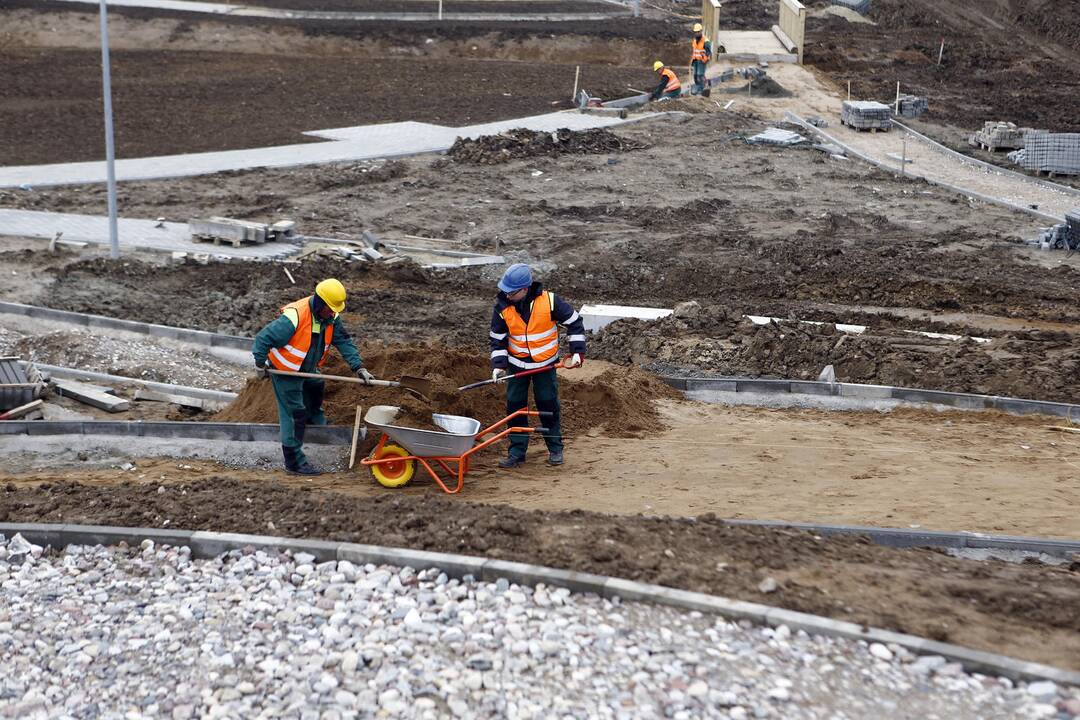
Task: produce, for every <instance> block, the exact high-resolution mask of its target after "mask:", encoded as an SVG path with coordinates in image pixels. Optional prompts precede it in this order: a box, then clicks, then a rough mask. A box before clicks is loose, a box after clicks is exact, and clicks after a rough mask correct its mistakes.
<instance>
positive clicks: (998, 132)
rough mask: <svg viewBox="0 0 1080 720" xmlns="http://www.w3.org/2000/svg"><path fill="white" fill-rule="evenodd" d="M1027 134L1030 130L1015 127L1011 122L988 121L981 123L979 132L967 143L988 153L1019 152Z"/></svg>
mask: <svg viewBox="0 0 1080 720" xmlns="http://www.w3.org/2000/svg"><path fill="white" fill-rule="evenodd" d="M1029 132H1031V128H1025V127H1017V126H1016V125H1015V124H1014V123H1011V122H1000V121H993V120H989V121H987V122H985V123H983V126H982V129H981V130H977V131H976V132H975V134H974V135H972V136H971V140H970V141H969V143H970V144H971V145H972V146H974V147H980V148H982V149H983V150H989V151H990V152H996V151H998V150H1019V149H1021V148H1023V147H1024V135H1026V134H1027V133H1029Z"/></svg>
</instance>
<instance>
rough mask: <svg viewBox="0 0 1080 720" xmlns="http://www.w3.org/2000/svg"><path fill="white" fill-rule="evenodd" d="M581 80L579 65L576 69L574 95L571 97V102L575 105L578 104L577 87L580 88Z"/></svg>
mask: <svg viewBox="0 0 1080 720" xmlns="http://www.w3.org/2000/svg"><path fill="white" fill-rule="evenodd" d="M580 78H581V66H580V65H578V66H577V67H576V68H574V94H573V95H571V96H570V101H571V102H573V103H576V102H577V86H578V80H579V79H580Z"/></svg>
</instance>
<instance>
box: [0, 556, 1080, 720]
mask: <svg viewBox="0 0 1080 720" xmlns="http://www.w3.org/2000/svg"><path fill="white" fill-rule="evenodd" d="M35 553H37V555H35ZM13 558H19V559H20V562H19V563H12V562H8V561H7V559H13ZM23 558H27V559H26V560H25V561H22V560H21V559H23ZM72 568H78V570H79V572H78V573H77V574H72V573H71V572H70V569H72ZM0 573H2V574H4V577H5V578H6V579H5V580H4V581H3V582H0V648H3V651H4V657H5V658H6V659H5V662H4V665H3V668H2V670H0V672H2V675H0V717H4V716H11V717H20V718H27V720H37V719H38V718H52V717H80V718H82V717H87V718H90V717H97V718H127V717H132V718H142V717H163V718H172V719H173V720H192V719H193V718H238V717H252V718H256V717H293V718H300V719H301V720H304V719H306V718H311V719H313V720H346V718H354V717H379V718H408V719H409V720H426V719H427V718H443V717H455V718H488V717H515V718H530V719H531V718H583V717H605V718H612V719H613V720H619V719H621V718H628V719H629V718H645V717H649V718H651V717H665V718H671V720H697V718H718V719H727V720H749V718H766V719H768V718H774V719H777V720H779V719H780V718H782V719H783V720H804V719H806V720H809V719H811V718H841V717H846V718H863V717H882V718H887V717H899V715H900V714H901V711H902V712H903V714H905V716H906V717H938V718H950V720H976V719H979V720H982V719H985V720H999V719H1000V720H1005V719H1006V718H1039V717H1045V718H1048V719H1050V718H1054V719H1056V718H1058V717H1059V715H1060V716H1063V717H1071V715H1069V713H1072V714H1073V715H1075V714H1076V713H1075V712H1073V710H1074V709H1075V708H1078V707H1080V692H1078V691H1077V690H1076V689H1075V688H1066V687H1061V686H1058V685H1055V684H1054V683H1050V682H1035V683H1030V684H1027V685H1023V684H1021V685H1019V686H1018V687H1017V688H1015V689H1014V688H1013V686H1012V684H1011V683H1005V682H999V681H998V680H997V679H993V678H984V677H983V676H970V675H968V674H967V673H965V672H964V670H963V668H962V667H961V666H960V665H959V664H957V663H949V662H947V660H946V659H945V658H943V657H939V656H926V657H919V658H911V657H910V656H908V655H907V654H905V653H903V652H901V651H900V648H898V647H897V646H893V648H892V649H890V648H889V647H886V646H885V645H883V644H879V643H873V644H871V645H870V646H869V648H867V647H866V646H865V645H862V644H860V643H857V642H854V641H849V640H843V639H836V638H827V637H814V636H810V635H807V634H806V633H804V632H801V631H800V632H792V631H791V630H790V629H789V628H788V627H786V626H779V627H777V628H773V629H769V628H760V627H755V626H753V625H751V624H749V623H733V622H728V621H726V620H723V619H720V618H716V617H713V616H709V615H704V614H702V613H698V612H681V611H679V610H677V609H674V608H668V607H652V606H646V605H641V604H638V603H633V602H618V603H616V602H614V601H611V600H605V599H603V598H600V597H597V596H595V595H575V594H573V593H571V592H569V591H567V590H565V589H563V588H553V587H537V588H535V589H534V588H530V587H524V586H518V585H515V584H513V583H510V582H508V581H506V580H500V581H496V582H493V583H484V582H478V581H476V580H475V579H474V578H467V579H465V580H463V581H459V580H456V579H455V580H452V579H450V578H448V577H447V576H446V575H445V574H443V573H441V572H438V571H432V570H423V571H421V572H416V571H415V570H413V569H411V568H394V567H377V566H374V565H365V566H358V565H355V564H353V563H349V562H347V561H340V562H337V563H334V562H325V563H316V558H315V557H314V556H312V555H310V554H309V553H296V554H295V555H294V556H293V557H291V558H290V557H289V556H288V555H280V554H277V553H265V552H262V551H251V550H250V549H249V550H248V551H244V552H241V551H237V552H234V553H228V554H227V555H226V556H222V557H218V558H213V559H209V560H194V559H192V558H191V555H190V552H189V551H188V550H187V549H186V548H183V549H176V548H172V547H169V546H167V545H156V544H154V543H151V542H149V541H147V542H144V543H142V544H141V545H139V546H138V547H134V548H114V549H105V548H100V547H97V548H91V547H80V546H71V547H69V548H67V549H66V550H65V551H64V552H62V553H46V554H42V550H41V549H40V548H37V549H35V546H33V545H31V544H30V543H27V542H26V540H25V539H24V538H22V537H21V536H16V537H13V538H11V539H9V540H0ZM769 580H772V584H773V585H776V581H775V579H772V578H766V581H765V582H763V583H762V586H760V587H759V589H761V590H762V592H765V591H766V590H765V589H764V587H768V586H767V585H766V583H767V582H768V581H769ZM777 587H778V586H773V587H772V590H770V592H772V591H775V590H776V589H777ZM194 668H198V671H193V669H194ZM914 688H917V691H916V690H914ZM90 699H92V701H91V700H90ZM597 709H601V710H602V712H599V713H598V710H597ZM5 713H6V714H5Z"/></svg>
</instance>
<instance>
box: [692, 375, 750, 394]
mask: <svg viewBox="0 0 1080 720" xmlns="http://www.w3.org/2000/svg"><path fill="white" fill-rule="evenodd" d="M738 389H739V386H738V381H736V380H724V379H721V378H687V379H686V390H687V391H699V390H710V391H713V392H737V391H738Z"/></svg>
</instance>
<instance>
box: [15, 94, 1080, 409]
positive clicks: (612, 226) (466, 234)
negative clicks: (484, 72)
mask: <svg viewBox="0 0 1080 720" xmlns="http://www.w3.org/2000/svg"><path fill="white" fill-rule="evenodd" d="M683 102H684V103H689V102H691V101H689V100H684V101H683ZM695 102H697V103H698V106H699V109H700V110H702V112H699V113H697V114H695V115H692V116H690V117H687V118H684V119H683V120H682V121H675V122H671V121H664V122H657V121H647V122H643V123H640V124H636V125H630V126H625V127H623V128H619V129H617V130H616V131H614V133H612V134H613V135H615V136H617V137H619V138H623V139H624V140H625V142H626V143H627V145H628V146H636V145H641V146H645V147H643V148H642V149H635V150H626V151H620V150H617V149H615V150H613V151H611V152H608V153H602V154H597V155H567V156H561V157H547V156H546V153H545V152H542V153H540V154H539V155H537V156H535V157H527V158H522V159H513V160H510V161H508V162H502V163H500V164H498V165H475V164H473V163H466V162H456V161H454V160H453V159H452V158H450V157H439V158H435V159H432V158H431V157H419V158H410V159H404V160H398V161H393V163H357V164H349V165H337V166H330V167H319V168H297V169H294V170H285V171H252V172H243V173H229V174H222V175H215V176H209V177H201V178H193V179H182V180H172V181H160V182H145V183H126V184H124V185H122V186H121V189H120V205H121V207H122V208H124V212H125V214H126V215H129V216H135V217H158V216H165V217H166V218H168V219H170V220H180V221H183V220H186V219H188V218H190V217H193V216H196V215H210V214H215V215H225V216H232V217H242V218H247V219H254V220H260V221H273V220H278V219H281V218H293V219H295V220H297V222H298V223H299V227H300V230H301V231H302V232H306V233H311V234H315V235H324V234H325V235H336V236H341V237H355V236H357V235H358V234H359V232H360V231H361V230H362V229H370V230H372V231H374V232H375V233H376V234H377V235H379V236H380V237H383V238H384V239H386V240H387V241H393V240H394V239H395V238H396V239H398V240H400V239H401V238H403V237H404V236H405V235H416V236H423V237H431V238H438V239H441V240H448V241H452V246H453V247H459V248H461V249H472V250H476V251H480V252H492V251H495V250H496V248H497V249H498V252H500V253H502V254H505V255H507V256H508V257H509V258H510V259H512V260H525V261H529V262H531V263H533V264H534V266H535V267H536V268H537V269H538V272H539V273H540V274H541V275H542V277H543V278H544V280H545V282H547V283H548V285H549V287H551V288H552V289H554V290H555V291H556V292H559V293H560V294H563V295H564V296H565V297H567V298H568V299H569V300H571V301H572V302H574V303H575V304H577V305H580V304H583V303H610V304H629V305H646V306H655V307H667V308H671V307H674V306H675V305H676V304H678V303H680V302H683V301H688V300H695V301H697V302H698V303H700V304H701V307H702V308H703V315H702V317H703V318H704V319H703V320H702V319H699V320H697V321H695V322H694V323H692V324H689V325H688V324H686V323H683V324H682V325H680V326H679V327H678V334H679V338H678V339H677V340H675V339H673V338H672V337H670V335H671V332H673V330H672V328H665V326H663V325H662V324H661V325H658V326H657V327H656V328H650V329H648V330H642V332H640V333H637V332H635V333H634V337H632V338H628V339H627V340H626V341H625V342H624V341H622V340H620V339H618V338H617V337H616V339H614V340H607V341H603V342H602V343H601V344H600V345H597V346H596V351H597V352H600V353H601V355H602V356H603V357H607V358H609V359H612V360H616V361H619V362H635V363H639V364H643V365H647V366H652V367H657V366H658V365H663V364H666V365H668V366H678V367H680V368H683V369H686V370H696V371H698V372H702V371H704V372H712V373H726V374H748V375H785V376H787V375H792V376H798V377H816V375H817V373H819V372H820V371H821V369H822V367H823V366H824V365H826V364H833V365H834V366H835V367H836V368H837V371H838V378H839V379H840V380H846V381H859V382H884V383H896V384H901V385H917V386H921V387H932V388H936V389H946V390H958V391H965V392H991V393H998V392H1001V393H1004V394H1009V395H1020V396H1025V397H1037V398H1040V399H1050V400H1066V399H1076V396H1075V391H1074V389H1073V387H1072V385H1071V384H1070V382H1069V378H1070V377H1073V376H1074V375H1075V372H1074V370H1075V366H1076V363H1077V356H1078V349H1077V336H1076V333H1077V332H1078V326H1080V306H1077V304H1076V302H1075V287H1076V284H1077V281H1078V279H1080V273H1078V272H1077V267H1078V266H1080V258H1078V257H1076V256H1074V257H1072V258H1068V259H1066V258H1064V256H1063V255H1062V254H1061V253H1041V252H1039V251H1037V250H1034V249H1031V248H1029V247H1027V246H1025V245H1024V244H1023V239H1024V238H1025V237H1029V236H1030V235H1031V234H1034V232H1035V231H1036V230H1037V224H1036V223H1035V222H1033V221H1031V220H1030V219H1028V218H1027V217H1026V216H1023V215H1019V214H1015V213H1012V212H1009V211H1005V210H1002V209H998V208H995V207H990V206H986V205H982V204H978V203H973V202H971V201H968V200H967V199H963V198H961V197H959V196H957V195H954V194H952V193H949V192H946V191H943V190H941V189H938V188H935V187H933V186H930V185H927V184H925V183H922V182H919V181H912V180H904V179H898V178H895V177H893V176H891V175H887V174H884V173H881V172H879V171H877V170H873V169H869V168H867V167H865V166H862V165H859V164H855V163H852V162H845V161H836V160H831V159H828V158H827V157H826V156H825V155H823V154H821V153H819V152H817V151H814V150H811V149H800V148H796V149H786V150H778V149H773V148H767V147H760V146H748V145H746V144H745V142H744V141H743V140H742V137H744V136H745V135H748V134H750V133H753V132H755V131H756V130H757V129H759V128H760V127H762V123H761V122H760V120H758V119H756V118H754V117H749V116H746V115H738V114H734V113H721V112H709V111H708V107H707V104H708V103H707V101H701V100H695ZM713 110H716V108H715V107H714V108H713ZM704 151H708V153H709V157H710V158H711V159H710V160H709V162H706V163H703V162H702V160H701V155H702V152H704ZM497 154H498V153H497V152H496V155H497ZM537 172H539V173H540V174H539V175H537V174H536V173H537ZM104 200H105V198H104V193H103V191H102V189H101V188H99V187H92V186H87V187H76V188H64V189H58V190H45V191H34V192H23V191H17V190H16V191H3V192H0V202H2V203H4V204H5V205H13V206H18V207H25V208H30V209H39V210H57V211H69V212H90V213H99V212H102V211H103V210H104V204H105V203H104ZM77 257H78V256H76V255H74V254H71V253H66V254H65V255H64V256H63V257H62V258H57V257H56V256H43V255H42V254H40V253H35V252H33V251H31V250H25V251H14V252H9V253H6V254H4V255H3V261H4V262H5V263H7V264H10V265H11V267H12V268H13V269H14V270H15V271H16V272H23V273H26V274H28V276H30V277H32V278H33V279H34V280H33V282H28V284H27V285H26V286H20V285H14V286H10V287H9V288H8V289H7V290H6V291H5V292H3V293H0V294H3V295H4V296H5V297H8V298H11V299H20V300H21V301H23V302H32V303H41V304H47V305H52V306H55V307H60V308H62V309H66V310H74V311H78V312H92V313H101V314H107V315H113V316H118V317H126V318H130V319H134V320H142V321H146V322H156V323H163V324H170V325H182V326H192V327H199V328H201V329H206V330H211V331H216V332H228V333H236V334H244V335H253V334H254V333H255V332H257V331H258V329H259V328H261V327H262V326H263V325H264V324H265V323H266V322H268V321H269V320H270V319H271V318H272V317H273V316H274V314H275V312H276V309H277V308H278V307H280V306H281V305H283V304H284V303H286V302H289V301H291V300H292V299H294V296H297V295H299V294H302V293H304V292H307V288H309V287H311V286H313V285H314V284H315V283H316V282H317V281H318V280H319V279H321V278H322V277H324V276H326V275H336V276H339V277H340V278H341V279H343V280H344V281H345V282H346V284H347V285H348V287H349V289H350V292H351V293H352V295H351V299H350V304H349V308H348V311H347V313H346V320H347V322H348V323H349V324H350V327H351V328H353V332H354V333H355V334H357V336H358V337H361V338H363V339H372V340H382V341H387V342H401V341H425V342H426V341H440V342H443V343H446V344H448V345H450V346H453V347H458V348H462V349H464V350H466V351H467V352H470V353H476V356H477V358H478V362H480V359H482V357H483V356H484V355H485V354H486V342H487V341H486V333H485V330H484V328H486V326H487V322H488V320H489V317H490V312H491V309H490V308H491V302H492V300H493V289H492V288H493V285H494V280H495V279H496V276H497V275H498V273H499V272H500V271H499V269H498V268H487V269H483V268H478V269H470V270H460V271H458V270H455V271H431V270H424V269H422V268H419V267H417V266H415V265H399V266H394V267H392V268H385V269H383V268H380V267H378V266H372V265H359V264H351V265H345V264H341V263H337V262H334V261H329V260H311V259H307V260H304V261H303V262H302V263H301V264H300V265H299V266H296V267H294V268H293V269H292V270H291V272H292V274H293V276H294V278H295V279H296V281H297V284H296V285H293V284H292V283H290V282H289V281H288V279H287V278H286V277H285V275H284V273H283V272H279V271H271V272H266V273H253V272H250V269H249V268H248V267H246V266H241V265H214V266H209V267H201V266H172V267H162V266H160V265H158V264H153V263H150V264H148V263H144V262H139V261H137V260H134V259H133V260H128V261H126V262H125V263H122V264H116V263H111V262H108V261H106V260H100V259H86V260H78V259H77ZM447 307H453V309H454V310H453V312H447V311H446V310H445V308H447ZM742 314H751V315H768V316H775V317H781V318H797V319H801V320H816V321H822V322H828V323H832V322H848V323H860V324H866V325H869V326H871V327H872V328H873V330H874V331H873V332H872V333H871V337H868V338H849V339H847V340H844V341H843V342H840V340H841V338H840V336H838V335H833V334H832V330H829V329H822V330H818V331H813V332H811V331H809V330H808V329H807V328H806V327H805V326H802V327H801V329H800V332H797V333H792V334H789V335H787V337H786V339H785V338H781V337H779V336H780V335H784V332H783V330H777V329H772V330H761V331H755V334H754V335H753V337H754V340H753V341H752V342H744V343H741V345H740V348H741V349H739V351H738V352H734V351H733V350H732V347H733V346H731V344H730V341H731V339H732V337H733V336H740V337H741V336H744V335H745V333H743V330H749V329H750V328H749V327H748V326H747V325H746V324H744V325H743V327H742V330H739V332H736V330H738V328H737V327H736V326H737V325H738V324H739V321H738V317H739V316H740V315H742ZM732 322H734V324H732ZM901 330H928V331H936V332H947V333H955V334H960V335H970V336H977V337H988V338H992V339H994V342H993V343H991V344H988V345H982V344H975V343H971V342H967V343H952V342H947V341H929V340H919V341H914V339H913V338H908V337H906V335H907V334H906V333H902V332H900V331H901ZM770 333H771V334H770ZM745 336H746V337H747V339H748V340H749V338H750V336H749V335H745ZM882 337H885V340H884V341H882V340H881V338H882ZM800 338H802V339H800ZM721 350H722V352H721Z"/></svg>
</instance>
